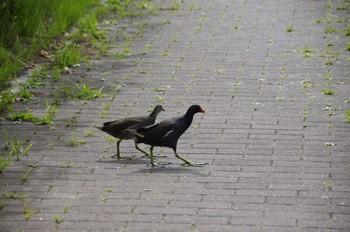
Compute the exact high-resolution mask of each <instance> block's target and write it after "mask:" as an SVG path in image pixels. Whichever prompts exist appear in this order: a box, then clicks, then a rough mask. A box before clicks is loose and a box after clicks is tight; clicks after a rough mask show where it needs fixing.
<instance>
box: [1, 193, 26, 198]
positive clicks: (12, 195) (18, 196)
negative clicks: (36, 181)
mask: <svg viewBox="0 0 350 232" xmlns="http://www.w3.org/2000/svg"><path fill="white" fill-rule="evenodd" d="M5 197H7V198H10V199H24V198H27V197H28V194H26V193H21V192H7V193H5Z"/></svg>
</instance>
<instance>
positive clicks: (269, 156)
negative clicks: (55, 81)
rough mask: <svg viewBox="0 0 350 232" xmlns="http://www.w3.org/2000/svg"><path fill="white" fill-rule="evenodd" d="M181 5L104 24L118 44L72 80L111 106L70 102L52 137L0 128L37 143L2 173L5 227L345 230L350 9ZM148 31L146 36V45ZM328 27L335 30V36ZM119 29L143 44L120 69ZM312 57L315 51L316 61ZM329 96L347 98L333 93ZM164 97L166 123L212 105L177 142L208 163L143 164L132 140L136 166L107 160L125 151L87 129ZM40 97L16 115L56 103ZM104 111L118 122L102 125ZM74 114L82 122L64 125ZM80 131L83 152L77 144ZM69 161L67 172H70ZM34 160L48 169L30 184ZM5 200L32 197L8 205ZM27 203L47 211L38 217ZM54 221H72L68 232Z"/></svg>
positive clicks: (34, 129)
mask: <svg viewBox="0 0 350 232" xmlns="http://www.w3.org/2000/svg"><path fill="white" fill-rule="evenodd" d="M157 2H158V1H157ZM181 2H182V3H181V7H180V9H178V10H170V9H171V4H172V3H173V1H170V0H164V1H159V3H160V6H162V9H160V10H159V11H158V13H157V14H155V15H153V14H147V15H145V16H140V17H134V18H132V19H123V20H121V19H118V18H116V17H115V16H113V15H110V16H108V20H116V22H117V23H116V24H108V25H107V24H105V23H103V22H101V23H100V26H101V27H103V28H105V29H106V30H107V37H108V38H110V41H111V47H110V50H109V52H108V54H106V55H105V56H102V57H100V58H98V57H96V56H94V55H91V57H89V58H90V61H89V63H81V66H80V67H79V68H74V69H72V70H73V73H72V74H70V75H65V76H64V77H65V78H67V79H70V80H73V81H77V82H89V83H93V84H94V86H99V87H102V86H103V87H104V91H106V93H108V92H111V93H113V91H115V90H114V89H113V86H116V87H117V88H118V93H117V95H116V96H115V98H114V99H110V98H109V97H106V98H101V99H95V100H92V101H87V102H81V101H67V100H65V99H61V105H60V106H59V108H58V113H57V116H56V117H55V120H54V124H55V128H54V129H50V128H49V127H48V126H37V125H33V124H32V123H30V122H21V123H14V122H10V121H2V122H1V124H0V131H1V132H3V131H4V132H5V131H6V132H7V133H8V135H9V136H10V138H14V137H17V138H21V139H24V140H25V139H28V140H30V142H31V143H32V144H33V146H32V147H31V149H30V152H29V154H28V156H24V157H21V160H20V161H17V162H15V163H14V164H12V165H11V166H9V167H8V168H7V169H6V170H5V171H4V172H3V173H1V174H0V199H1V200H2V201H4V202H5V204H6V206H5V207H4V208H3V209H2V210H0V221H1V223H0V231H4V232H7V231H11V232H12V231H16V230H23V231H114V230H116V231H201V232H202V231H253V232H254V231H258V232H265V231H269V232H271V231H278V232H304V231H307V232H314V231H315V232H316V231H317V232H319V231H344V232H345V231H349V229H350V225H349V222H350V219H349V212H350V195H349V192H350V191H349V190H350V189H349V187H348V186H349V183H350V174H349V168H350V158H349V153H350V144H349V139H348V137H349V136H350V124H347V123H345V120H344V117H343V115H344V113H345V111H346V110H348V109H349V105H348V104H349V103H346V101H348V100H349V96H348V93H349V83H348V81H349V80H348V76H349V65H348V59H349V54H348V52H347V51H346V50H345V49H344V48H345V45H346V43H347V42H348V38H347V37H346V36H345V35H344V33H343V32H342V30H343V29H345V28H346V26H347V22H346V20H344V21H342V20H341V19H344V18H345V17H347V15H348V13H349V12H348V11H349V10H348V9H346V10H338V9H337V7H338V6H342V5H344V1H342V0H332V1H326V0H320V1H301V0H283V1H282V0H271V1H264V0H256V1H245V0H236V1H230V0H221V1H215V0H209V1H204V0H196V1H192V0H191V1H181ZM153 3H154V2H153V1H151V2H150V4H153ZM330 5H332V7H327V6H330ZM331 16H334V19H332V18H331ZM327 19H328V20H331V21H330V22H329V23H326V22H325V20H327ZM335 19H340V21H339V22H338V21H337V22H332V20H335ZM317 20H320V21H321V23H316V21H317ZM162 22H167V23H162ZM141 25H144V26H142V31H143V35H142V36H141V37H139V38H137V39H136V37H135V35H136V34H137V32H138V31H139V29H140V28H138V27H140V26H141ZM328 26H334V27H336V28H337V29H338V31H337V33H334V34H326V33H325V29H326V27H328ZM291 27H292V31H291V32H288V31H287V29H288V28H291ZM118 31H119V32H118ZM117 32H118V33H119V34H120V33H123V34H126V33H128V35H129V36H130V37H132V38H133V39H132V41H130V42H129V44H130V47H131V50H132V53H133V55H132V56H130V57H127V58H125V59H118V60H116V59H115V57H114V56H115V54H116V53H117V52H119V51H120V45H121V44H123V43H125V42H126V41H125V40H124V39H123V36H120V35H119V34H118V33H117ZM117 34H118V35H117ZM330 42H332V44H333V46H327V44H329V43H330ZM149 45H152V47H151V48H149V49H148V52H147V53H144V51H145V48H146V46H149ZM149 47H150V46H149ZM305 48H312V50H313V51H312V52H310V54H309V55H310V57H305V56H306V54H305V51H303V49H304V50H305ZM333 53H334V54H333ZM335 54H336V55H335ZM327 61H332V62H333V65H325V63H326V62H327ZM141 70H145V71H146V72H147V73H145V74H143V73H142V72H141ZM329 73H330V74H332V75H333V78H332V79H330V80H328V79H327V78H326V77H327V74H329ZM82 75H83V76H84V77H83V78H82V77H81V76H82ZM101 77H103V79H104V80H105V81H104V82H100V78H101ZM167 86H169V87H167ZM164 87H166V88H167V89H166V90H165V91H164V92H158V91H155V88H164ZM323 89H333V90H334V91H335V92H336V93H337V94H336V95H323V93H322V90H323ZM33 91H35V92H36V93H38V94H40V93H48V92H49V90H47V89H43V88H42V89H40V88H38V89H35V90H33ZM156 95H158V96H161V97H163V98H164V100H165V102H162V103H161V104H162V105H163V107H164V108H165V110H166V111H165V112H162V113H161V114H160V115H159V116H158V119H157V121H160V120H163V119H165V118H169V117H173V116H176V115H180V114H182V113H184V112H185V111H186V109H187V107H188V106H189V105H191V104H194V103H197V104H200V105H202V106H203V107H204V108H205V109H206V111H207V114H205V115H200V116H199V115H196V116H195V118H194V120H193V124H192V126H191V127H190V128H189V129H188V131H187V132H186V133H185V134H184V135H183V136H182V137H181V138H180V140H179V143H178V151H179V153H180V154H182V155H183V156H185V157H186V158H188V159H190V160H193V161H196V162H203V161H207V162H208V163H209V165H207V166H204V167H182V166H180V164H181V161H180V160H178V159H177V158H176V157H175V156H174V154H173V152H172V150H171V149H167V148H165V149H161V148H156V149H155V151H156V153H157V154H162V155H166V157H160V158H159V160H161V161H171V162H172V164H171V165H168V166H166V167H165V168H151V167H147V166H146V165H147V163H148V159H147V158H144V157H142V155H141V154H139V152H137V151H135V149H134V145H133V142H132V141H124V142H123V143H122V145H121V149H122V150H121V151H122V156H124V155H125V156H128V155H132V156H135V157H134V158H133V159H132V160H118V159H108V160H107V159H106V160H103V161H101V162H98V158H99V157H100V156H102V155H105V156H108V155H113V154H115V152H116V142H114V141H113V142H109V141H108V140H107V138H108V137H107V134H105V133H103V132H101V131H98V130H97V129H93V135H92V136H86V135H85V133H86V131H88V130H90V129H91V128H94V127H95V126H98V125H101V124H102V123H103V122H105V121H109V120H114V119H117V118H120V117H123V116H126V115H142V114H146V113H147V112H148V109H149V108H151V107H153V106H154V105H156V104H159V103H160V102H159V101H158V100H157V99H156ZM36 99H37V101H33V102H29V103H27V104H25V105H22V104H21V103H19V102H15V103H14V107H15V108H16V109H19V110H21V109H22V110H25V109H26V108H31V109H32V112H33V114H34V115H42V114H43V113H45V110H46V101H45V99H44V98H39V97H37V98H36ZM34 102H35V103H34ZM106 105H111V106H110V108H109V109H108V110H106V109H105V106H106ZM335 109H337V110H335ZM103 111H105V112H106V113H107V114H108V118H101V112H103ZM72 117H76V118H77V119H78V122H76V123H73V124H72V125H70V126H67V125H68V124H69V121H70V120H71V119H72ZM72 135H76V136H78V138H79V139H83V140H84V143H85V144H80V145H79V146H68V140H69V139H70V138H71V137H72ZM1 138H2V136H1ZM333 145H334V146H333ZM141 146H142V147H143V148H145V149H146V150H147V149H148V146H146V145H145V146H144V145H141ZM0 149H1V150H0V153H6V152H8V151H5V150H2V148H0ZM68 161H69V162H70V163H71V165H72V167H70V168H68V167H64V165H65V164H67V162H68ZM29 163H32V164H33V163H35V164H39V166H38V168H36V169H35V170H34V171H33V172H32V173H30V174H29V175H28V179H27V180H25V181H23V180H21V179H20V174H22V173H25V172H26V171H27V170H28V169H29V168H28V167H27V164H29ZM7 192H23V193H26V194H27V195H28V197H26V198H24V199H9V198H7V197H6V196H5V195H4V194H5V193H7ZM25 202H27V204H28V207H29V208H32V209H35V210H37V211H39V213H37V214H36V215H34V216H33V217H32V218H31V219H29V220H28V221H26V220H24V213H23V207H24V203H25ZM65 207H68V208H69V211H68V212H67V213H66V214H64V215H63V213H62V210H63V209H64V208H65ZM68 208H67V209H68ZM56 214H59V215H63V221H62V222H61V223H59V224H57V223H55V222H54V220H53V217H54V215H56Z"/></svg>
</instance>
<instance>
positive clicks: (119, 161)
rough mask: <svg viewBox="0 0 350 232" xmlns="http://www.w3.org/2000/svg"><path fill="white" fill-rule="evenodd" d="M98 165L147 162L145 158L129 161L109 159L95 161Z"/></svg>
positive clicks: (126, 159)
mask: <svg viewBox="0 0 350 232" xmlns="http://www.w3.org/2000/svg"><path fill="white" fill-rule="evenodd" d="M96 162H98V163H119V164H145V165H146V164H148V162H149V161H148V160H147V159H146V158H145V157H132V158H131V159H128V158H122V159H116V158H110V159H107V158H106V159H98V160H96Z"/></svg>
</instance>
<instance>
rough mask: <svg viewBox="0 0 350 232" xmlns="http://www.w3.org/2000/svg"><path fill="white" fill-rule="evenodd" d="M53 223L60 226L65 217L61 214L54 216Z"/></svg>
mask: <svg viewBox="0 0 350 232" xmlns="http://www.w3.org/2000/svg"><path fill="white" fill-rule="evenodd" d="M53 221H54V222H55V223H57V224H60V223H61V222H62V221H63V217H62V216H61V215H59V214H55V215H54V216H53Z"/></svg>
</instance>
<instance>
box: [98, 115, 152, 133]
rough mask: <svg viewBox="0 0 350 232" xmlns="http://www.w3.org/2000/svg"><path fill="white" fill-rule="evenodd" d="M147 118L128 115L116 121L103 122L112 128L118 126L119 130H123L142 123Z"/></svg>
mask: <svg viewBox="0 0 350 232" xmlns="http://www.w3.org/2000/svg"><path fill="white" fill-rule="evenodd" d="M145 119H147V117H128V118H121V119H118V120H115V121H111V122H106V123H104V124H103V126H105V127H110V128H116V129H117V128H118V130H119V131H123V130H125V129H127V128H129V127H132V126H134V125H135V124H139V123H141V122H142V121H143V120H145Z"/></svg>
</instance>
